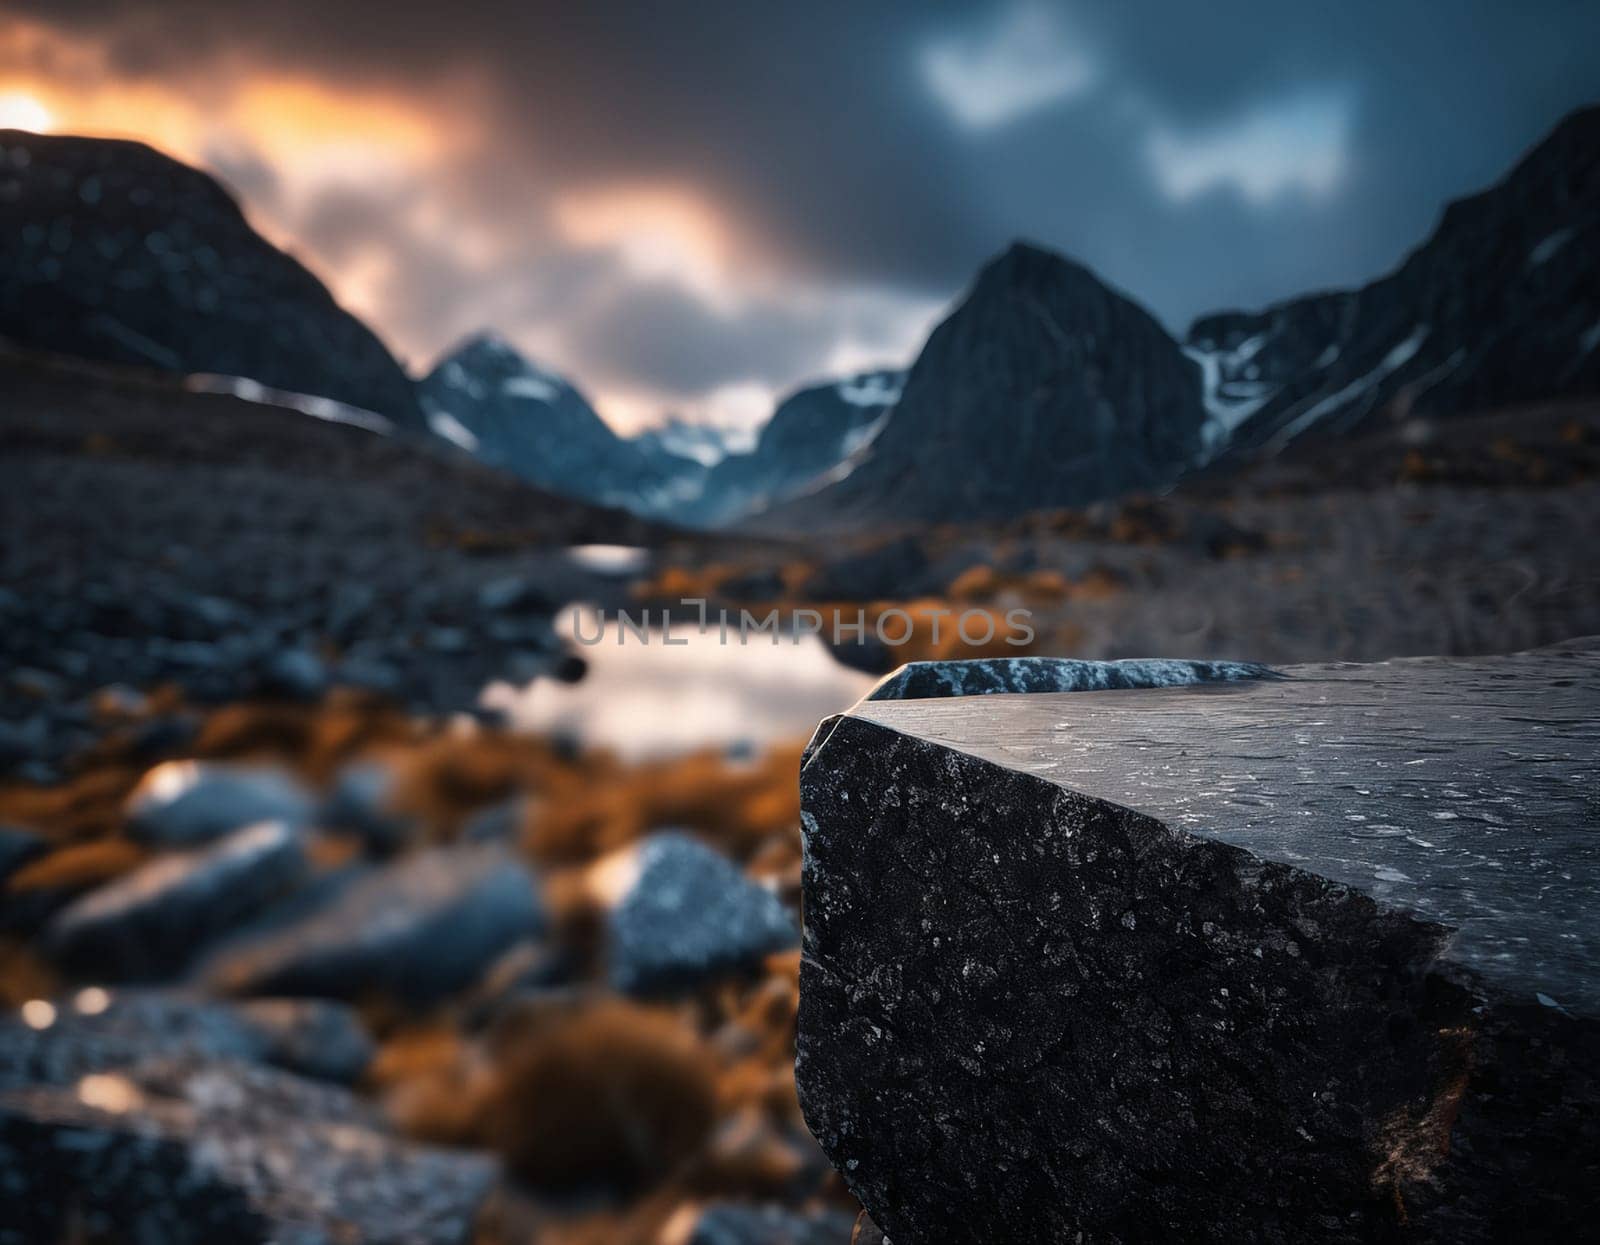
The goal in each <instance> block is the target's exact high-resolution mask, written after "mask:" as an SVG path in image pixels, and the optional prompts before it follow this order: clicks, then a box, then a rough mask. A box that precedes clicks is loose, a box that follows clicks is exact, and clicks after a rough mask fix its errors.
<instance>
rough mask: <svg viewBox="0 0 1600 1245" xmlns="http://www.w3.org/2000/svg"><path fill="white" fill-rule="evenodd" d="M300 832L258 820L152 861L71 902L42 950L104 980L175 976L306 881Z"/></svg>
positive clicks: (54, 920) (54, 921)
mask: <svg viewBox="0 0 1600 1245" xmlns="http://www.w3.org/2000/svg"><path fill="white" fill-rule="evenodd" d="M307 867H308V866H307V860H306V853H305V846H304V843H303V841H302V837H301V831H300V830H298V829H297V828H295V827H293V826H290V825H288V824H286V823H284V822H281V821H263V822H259V823H257V824H256V825H253V826H246V827H245V828H244V829H242V830H236V831H234V832H233V833H232V834H230V835H229V836H228V837H227V838H225V839H222V840H220V841H219V842H216V843H212V844H210V845H208V846H206V847H203V848H200V849H198V850H196V851H191V852H174V853H172V854H170V855H165V856H158V857H156V858H155V859H154V860H150V861H148V862H146V863H145V864H143V865H140V866H139V867H138V868H137V869H135V870H134V871H133V872H132V873H129V874H126V875H124V876H122V877H120V878H117V879H115V880H114V881H111V882H107V883H106V884H105V885H103V886H100V887H98V888H96V889H95V890H92V891H90V892H89V893H88V894H86V895H83V896H81V897H80V898H78V899H75V900H73V902H72V903H70V904H69V905H68V906H67V907H65V908H64V909H62V910H61V911H60V912H58V913H56V915H55V916H54V917H53V918H52V919H51V921H50V924H49V926H48V927H47V928H46V930H45V945H46V946H47V947H48V948H49V950H50V952H51V954H52V955H54V956H55V958H56V959H58V960H60V961H61V962H62V963H63V964H66V965H68V966H69V967H71V968H74V969H75V970H77V971H79V972H81V973H83V974H85V975H88V976H91V977H94V978H99V979H102V980H114V981H129V980H144V981H151V980H159V979H162V978H171V977H175V976H177V975H178V973H180V972H181V971H182V970H183V968H184V967H185V965H186V964H187V963H188V962H189V960H190V959H191V958H192V957H193V956H195V955H196V954H197V953H198V952H199V951H200V950H202V949H203V948H204V946H205V944H206V943H207V941H208V940H210V939H211V938H213V937H215V936H216V935H218V934H221V933H223V932H224V931H226V930H228V929H231V928H233V927H234V926H236V925H237V924H238V923H240V922H241V921H243V920H245V919H246V918H247V917H250V916H252V915H253V914H254V913H256V912H258V911H259V910H260V909H261V908H263V907H264V906H266V904H268V903H269V902H270V901H271V900H273V899H274V898H276V897H277V896H279V895H281V894H283V893H285V892H286V891H288V890H289V889H290V888H292V887H293V886H294V885H295V884H296V883H298V882H299V881H300V880H301V879H302V878H303V877H304V876H305V874H306V870H307Z"/></svg>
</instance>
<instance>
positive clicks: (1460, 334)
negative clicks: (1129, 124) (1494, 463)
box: [1185, 108, 1600, 454]
mask: <svg viewBox="0 0 1600 1245" xmlns="http://www.w3.org/2000/svg"><path fill="white" fill-rule="evenodd" d="M1185 347H1186V350H1187V352H1188V353H1189V355H1190V357H1191V358H1193V359H1194V360H1195V361H1196V362H1197V363H1198V364H1199V365H1200V367H1201V371H1202V377H1203V384H1204V395H1205V401H1206V409H1207V411H1208V412H1209V413H1210V415H1211V417H1212V419H1213V421H1214V423H1213V427H1212V436H1213V443H1214V444H1216V445H1217V446H1218V447H1221V446H1222V445H1223V444H1226V445H1227V446H1228V447H1229V448H1230V449H1232V450H1233V451H1234V452H1235V453H1237V454H1243V453H1250V452H1259V451H1266V452H1274V451H1276V450H1278V449H1281V448H1283V447H1284V446H1286V445H1288V444H1290V443H1291V442H1293V441H1295V440H1297V439H1299V438H1301V437H1304V436H1307V435H1311V434H1315V435H1317V436H1326V435H1332V434H1337V433H1341V432H1345V431H1348V430H1350V429H1351V428H1354V427H1356V426H1357V425H1359V424H1361V423H1363V422H1364V421H1366V420H1368V419H1369V418H1371V417H1373V416H1375V415H1378V414H1380V413H1384V412H1387V413H1389V414H1392V415H1410V414H1417V415H1449V414H1452V413H1455V412H1466V411H1475V410H1488V409H1492V408H1494V407H1499V406H1506V405H1509V404H1512V403H1520V402H1534V401H1541V400H1545V399H1549V398H1556V397H1562V396H1567V395H1573V394H1580V393H1591V394H1592V393H1596V392H1600V108H1589V109H1585V110H1583V111H1580V112H1577V113H1574V114H1572V115H1571V116H1569V117H1568V118H1567V119H1566V120H1565V121H1563V122H1562V123H1561V124H1560V125H1559V126H1557V127H1556V129H1555V130H1554V131H1553V132H1552V133H1551V134H1550V136H1549V137H1548V138H1546V139H1545V140H1544V141H1543V142H1542V143H1540V144H1539V145H1538V146H1537V147H1535V148H1534V149H1533V150H1532V151H1530V152H1529V153H1528V154H1527V155H1526V156H1525V157H1524V158H1523V159H1522V160H1521V161H1520V162H1519V163H1518V164H1517V166H1516V167H1515V168H1514V169H1512V170H1511V172H1510V173H1509V174H1508V175H1507V176H1506V177H1505V179H1504V180H1503V181H1501V182H1500V183H1499V184H1498V185H1495V186H1493V187H1491V188H1490V189H1488V190H1485V191H1483V192H1482V193H1480V194H1476V195H1473V196H1471V197H1469V198H1466V199H1461V200H1458V201H1456V202H1455V203H1452V204H1450V205H1449V207H1447V208H1446V209H1445V211H1444V214H1443V216H1442V217H1441V218H1440V221H1439V224H1438V226H1437V228H1435V230H1434V232H1433V234H1432V235H1431V236H1430V237H1429V238H1428V239H1427V241H1425V242H1424V243H1423V244H1422V245H1421V246H1419V247H1418V248H1417V249H1416V250H1415V251H1413V252H1412V253H1411V254H1410V255H1409V256H1408V257H1407V258H1406V260H1405V262H1404V263H1402V264H1401V265H1400V267H1399V268H1397V269H1396V270H1395V271H1394V272H1392V273H1390V274H1389V275H1387V276H1385V277H1382V278H1380V279H1379V280H1377V281H1374V282H1372V283H1371V284H1369V285H1366V286H1363V287H1362V288H1361V289H1358V290H1349V291H1340V292H1335V293H1326V294H1313V295H1310V296H1308V297H1304V298H1297V299H1293V300H1291V301H1288V302H1284V303H1280V304H1278V305H1277V306H1274V307H1269V308H1267V309H1266V310H1265V311H1261V312H1254V313H1244V312H1223V313H1219V314H1215V315H1208V316H1203V317H1201V318H1200V319H1199V320H1197V321H1195V323H1194V326H1193V327H1192V328H1191V329H1190V330H1189V333H1188V337H1187V340H1186V343H1185Z"/></svg>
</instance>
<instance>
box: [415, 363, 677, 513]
mask: <svg viewBox="0 0 1600 1245" xmlns="http://www.w3.org/2000/svg"><path fill="white" fill-rule="evenodd" d="M418 389H419V392H420V394H421V398H422V405H423V408H424V410H425V411H426V413H427V419H428V424H429V427H430V428H432V430H433V431H434V432H435V433H437V434H438V435H440V436H442V437H445V438H446V439H448V440H451V441H454V442H456V443H457V444H458V445H460V446H461V447H462V448H464V449H466V450H469V451H470V452H471V453H473V454H475V455H477V456H478V457H479V458H481V459H483V460H484V461H485V462H489V463H493V464H495V465H496V466H499V467H503V468H505V469H506V470H507V471H511V472H513V473H515V474H516V475H519V476H521V477H522V478H523V479H525V480H528V481H531V482H532V483H534V484H537V485H539V486H540V487H542V488H547V489H550V490H551V491H552V492H557V493H565V494H566V495H568V496H571V497H581V498H585V499H587V500H590V501H597V502H601V503H603V504H606V505H616V506H624V507H626V508H628V509H630V510H633V511H635V512H637V513H641V514H664V513H667V512H668V511H670V510H671V509H672V508H673V506H674V505H676V504H678V503H679V502H681V501H682V500H683V499H684V498H685V497H688V496H692V495H693V494H694V492H695V491H696V490H697V488H698V478H699V474H700V473H701V472H703V468H701V467H700V465H699V464H698V463H693V462H690V461H688V460H678V459H677V458H676V457H675V456H673V455H669V454H666V453H665V452H661V451H657V452H649V451H647V450H645V449H641V448H640V447H639V446H638V445H636V444H635V443H634V442H632V441H628V440H625V439H623V438H622V437H619V436H617V434H616V433H615V432H613V431H612V430H611V427H610V425H608V424H607V423H606V422H605V420H603V419H601V418H600V416H599V415H597V414H596V413H595V410H594V408H593V407H592V406H590V405H589V402H588V399H586V398H585V397H584V396H583V394H582V393H581V392H579V391H578V390H577V389H576V388H574V387H573V386H572V385H571V384H569V383H568V382H567V381H566V380H564V379H563V378H562V377H560V376H557V375H555V374H554V373H553V372H548V371H546V370H544V369H542V368H540V367H538V366H537V365H535V364H533V363H530V362H529V361H528V360H527V359H525V358H523V356H522V355H520V354H519V353H518V352H517V351H516V349H515V348H514V347H513V346H511V345H510V344H509V343H507V342H505V341H503V340H501V339H500V338H498V337H496V336H494V335H493V334H480V335H478V336H476V337H473V338H470V339H468V340H467V341H466V342H464V343H463V344H462V345H461V346H459V347H458V348H457V349H455V350H454V351H452V352H451V353H450V354H449V355H447V356H446V357H445V358H444V359H442V360H440V362H439V363H438V364H437V366H435V367H434V369H433V371H431V372H430V373H428V375H427V376H426V377H425V378H424V379H423V380H422V381H421V382H419V385H418ZM680 467H681V468H682V470H681V472H680V470H679V468H680Z"/></svg>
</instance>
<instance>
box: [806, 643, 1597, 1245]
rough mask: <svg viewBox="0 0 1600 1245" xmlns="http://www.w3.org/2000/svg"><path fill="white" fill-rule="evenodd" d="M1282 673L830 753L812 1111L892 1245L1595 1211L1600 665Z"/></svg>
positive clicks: (970, 714)
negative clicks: (1223, 686) (1595, 915)
mask: <svg viewBox="0 0 1600 1245" xmlns="http://www.w3.org/2000/svg"><path fill="white" fill-rule="evenodd" d="M1284 673H1285V674H1286V675H1288V676H1289V677H1287V678H1284V679H1277V680H1257V681H1251V682H1245V683H1240V684H1237V685H1234V686H1232V687H1230V688H1228V689H1226V690H1219V689H1207V688H1199V687H1178V688H1163V689H1156V690H1149V691H1140V692H1136V693H1127V692H1112V693H1105V694H1097V693H1080V694H1073V695H1070V696H1050V695H1042V696H1030V697H1015V698H1006V699H995V698H988V697H972V698H952V699H946V700H919V701H907V702H899V703H897V702H887V701H879V702H871V701H868V702H863V703H861V704H859V705H857V706H856V707H855V709H854V710H852V711H851V713H850V714H849V715H846V716H844V717H842V718H840V719H836V720H834V721H833V722H831V723H827V724H824V727H823V728H822V729H821V730H819V733H818V742H817V743H816V744H815V745H814V746H813V749H812V751H811V755H810V759H809V760H808V761H807V762H806V763H805V766H804V769H803V771H802V777H801V787H802V797H803V805H804V813H803V824H804V833H805V838H806V865H805V913H806V928H805V943H804V958H803V961H802V967H801V1007H800V1028H799V1042H798V1062H797V1079H798V1086H799V1091H800V1097H801V1103H802V1106H803V1108H804V1111H805V1114H806V1118H807V1121H808V1123H809V1124H810V1126H811V1128H812V1130H813V1131H814V1132H815V1134H816V1135H817V1137H818V1139H819V1140H820V1141H821V1143H822V1145H823V1148H824V1149H825V1150H826V1152H827V1153H828V1156H829V1157H830V1159H832V1161H833V1162H834V1164H835V1165H836V1166H837V1167H838V1169H839V1171H840V1172H841V1173H842V1175H843V1176H844V1178H845V1180H846V1182H847V1183H848V1184H849V1186H850V1188H851V1189H852V1191H853V1192H854V1193H855V1194H856V1195H857V1196H858V1197H859V1198H860V1199H861V1201H862V1203H863V1204H864V1205H865V1206H866V1208H867V1209H868V1211H870V1213H871V1215H872V1218H873V1219H874V1220H875V1221H876V1222H877V1223H878V1224H879V1225H881V1227H882V1228H883V1230H884V1232H885V1233H886V1234H887V1235H888V1236H889V1237H890V1238H891V1239H892V1240H893V1241H894V1242H895V1245H922V1243H926V1242H939V1243H940V1245H945V1243H950V1245H959V1243H962V1242H974V1243H975V1242H995V1241H1056V1240H1068V1241H1070V1240H1077V1239H1083V1240H1094V1241H1113V1240H1150V1239H1168V1240H1191V1241H1230V1242H1231V1241H1239V1240H1279V1241H1287V1240H1296V1241H1306V1240H1328V1241H1334V1240H1338V1241H1343V1240H1352V1239H1363V1240H1369V1239H1388V1238H1389V1237H1391V1236H1393V1237H1395V1238H1396V1239H1399V1238H1400V1237H1402V1236H1403V1237H1404V1239H1407V1240H1417V1241H1452V1242H1454V1241H1495V1240H1503V1239H1510V1238H1513V1237H1521V1238H1524V1239H1555V1240H1559V1239H1571V1238H1573V1237H1575V1236H1581V1235H1583V1234H1584V1232H1586V1231H1587V1230H1588V1229H1587V1227H1586V1225H1587V1224H1589V1223H1591V1222H1592V1221H1593V1216H1594V1215H1595V1214H1596V1213H1600V1181H1597V1177H1600V1123H1597V1120H1600V1115H1597V1113H1596V1107H1597V1106H1600V971H1597V969H1600V938H1597V935H1596V928H1595V924H1594V921H1593V911H1594V904H1595V901H1596V898H1597V897H1600V851H1597V849H1596V843H1597V840H1596V834H1597V833H1600V832H1597V828H1596V827H1597V824H1600V823H1597V820H1596V817H1595V803H1594V794H1593V793H1594V791H1595V790H1596V784H1597V782H1600V725H1597V722H1600V653H1596V652H1594V651H1592V650H1591V651H1587V652H1574V653H1567V654H1550V653H1544V654H1527V655H1521V656H1517V657H1509V658H1497V659H1480V660H1474V661H1426V660H1421V661H1410V662H1394V663H1388V664H1384V665H1377V666H1366V667H1361V666H1327V667H1291V668H1290V669H1288V670H1286V671H1285V672H1284Z"/></svg>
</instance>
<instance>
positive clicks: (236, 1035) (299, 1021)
mask: <svg viewBox="0 0 1600 1245" xmlns="http://www.w3.org/2000/svg"><path fill="white" fill-rule="evenodd" d="M46 1014H47V1015H48V1017H49V1019H48V1023H45V1024H42V1025H40V1024H37V1023H29V1022H28V1021H25V1020H24V1019H22V1018H20V1017H18V1016H17V1015H16V1014H15V1013H13V1014H12V1015H10V1016H7V1017H6V1018H5V1019H3V1020H0V1087H5V1088H12V1087H16V1086H19V1085H28V1084H44V1085H69V1084H71V1083H72V1082H74V1081H76V1080H78V1079H79V1078H80V1077H83V1076H86V1075H88V1074H90V1073H93V1072H103V1071H107V1070H109V1069H113V1068H123V1067H128V1066H130V1065H132V1064H136V1063H142V1062H144V1061H146V1060H150V1059H161V1058H169V1057H175V1056H179V1055H183V1056H189V1057H194V1058H197V1059H228V1060H236V1061H237V1060H243V1061H245V1062H249V1063H264V1064H271V1065H273V1066H275V1067H279V1068H283V1069H286V1070H287V1071H290V1072H296V1073H299V1074H301V1075H303V1076H309V1077H314V1078H316V1079H319V1080H328V1081H336V1082H341V1083H351V1082H353V1081H355V1080H356V1078H357V1077H359V1076H360V1075H361V1073H362V1072H363V1071H364V1070H365V1068H366V1066H367V1063H368V1062H369V1061H370V1059H371V1057H372V1044H371V1042H370V1040H369V1039H368V1038H367V1036H366V1033H365V1031H364V1030H363V1029H362V1028H361V1025H360V1023H359V1022H358V1021H357V1019H356V1017H355V1013H353V1012H352V1011H351V1010H350V1009H349V1008H347V1007H345V1006H344V1005H343V1004H339V1003H328V1002H322V1001H318V1000H299V999H258V1000H252V1001H249V1002H241V1003H231V1002H220V1001H217V1000H212V999H205V998H201V997H199V996H197V995H193V994H186V993H180V992H177V991H169V990H141V989H133V990H107V989H103V988H101V987H99V986H90V987H86V988H85V989H82V990H79V991H78V992H77V993H76V994H73V995H70V996H66V997H63V998H59V999H57V1000H55V1001H54V1002H53V1003H51V1004H49V1007H48V1011H47V1013H46ZM30 1019H31V1020H34V1021H37V1019H38V1018H37V1017H30Z"/></svg>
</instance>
